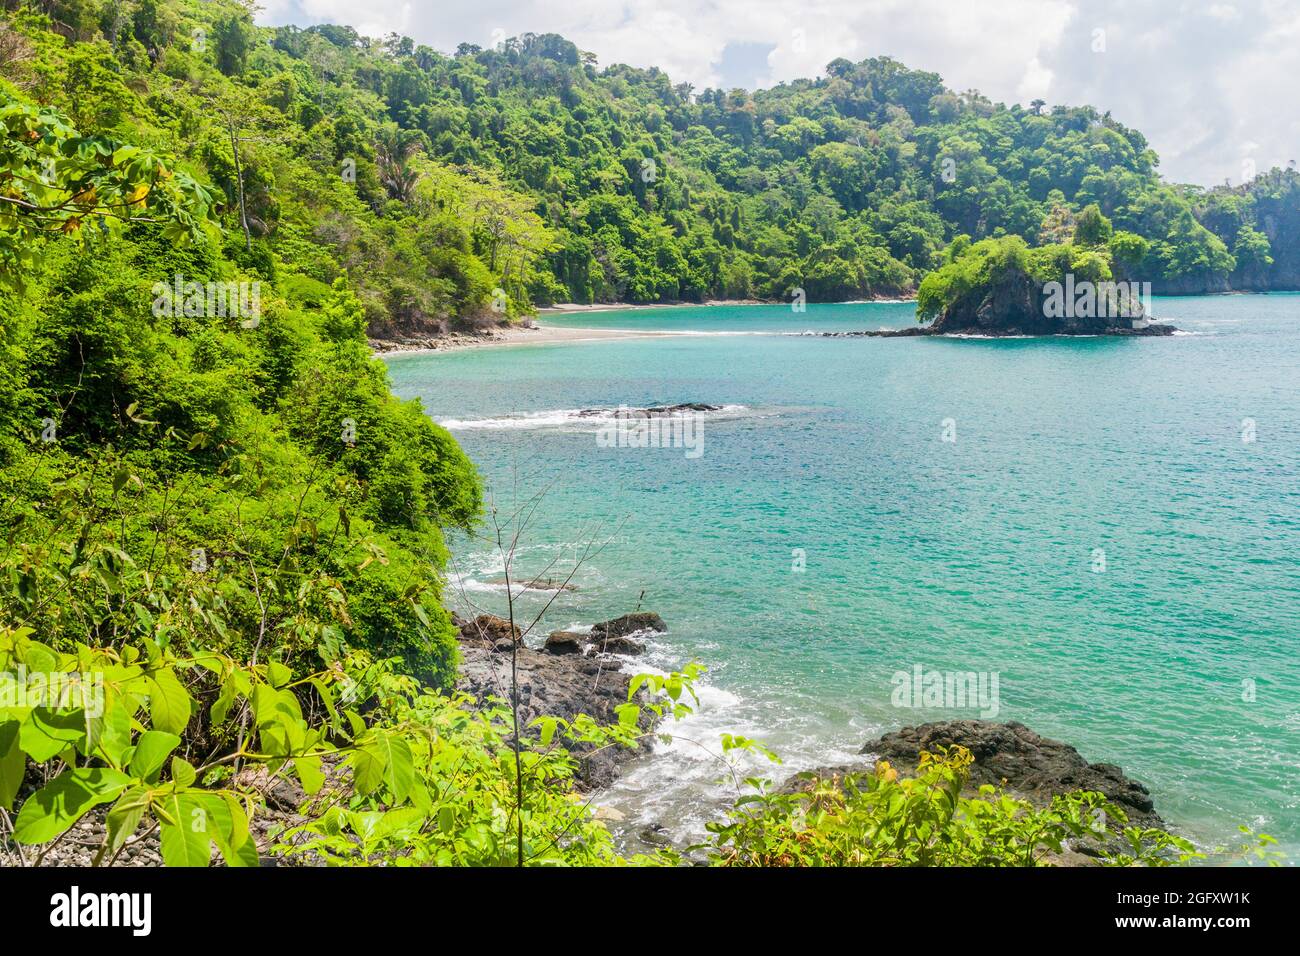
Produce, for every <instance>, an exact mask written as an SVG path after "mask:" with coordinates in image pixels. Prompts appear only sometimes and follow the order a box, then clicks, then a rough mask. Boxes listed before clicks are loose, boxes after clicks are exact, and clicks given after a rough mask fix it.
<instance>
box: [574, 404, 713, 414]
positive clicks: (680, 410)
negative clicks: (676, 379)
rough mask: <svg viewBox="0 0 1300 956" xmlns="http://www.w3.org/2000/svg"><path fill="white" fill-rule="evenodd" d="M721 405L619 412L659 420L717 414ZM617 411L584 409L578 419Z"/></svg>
mask: <svg viewBox="0 0 1300 956" xmlns="http://www.w3.org/2000/svg"><path fill="white" fill-rule="evenodd" d="M721 410H722V406H721V405H706V404H705V403H704V402H682V403H681V404H678V405H651V406H649V407H647V408H627V409H622V410H621V411H622V412H623V413H624V414H625V415H627V416H629V417H635V418H660V417H663V416H665V415H680V414H682V413H683V412H718V411H721ZM614 411H619V409H613V408H584V409H582V410H581V411H579V412H578V417H579V418H597V417H603V416H605V415H608V414H610V412H614Z"/></svg>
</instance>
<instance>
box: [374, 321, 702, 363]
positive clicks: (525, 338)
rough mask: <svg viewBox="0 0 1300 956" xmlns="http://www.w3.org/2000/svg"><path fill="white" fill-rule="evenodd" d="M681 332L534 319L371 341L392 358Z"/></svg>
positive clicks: (666, 334) (649, 337)
mask: <svg viewBox="0 0 1300 956" xmlns="http://www.w3.org/2000/svg"><path fill="white" fill-rule="evenodd" d="M679 334H681V333H678V332H663V331H652V330H645V331H641V330H633V329H576V328H571V327H567V326H566V327H564V328H557V327H556V326H550V325H539V324H536V323H534V324H533V325H532V326H531V327H527V326H512V327H510V328H504V329H492V330H490V331H487V332H483V333H481V334H479V335H470V334H464V333H459V334H453V335H445V336H440V337H437V338H430V339H428V340H425V341H423V342H411V343H402V342H375V341H372V342H371V345H372V347H374V350H375V354H376V355H379V356H381V357H385V358H391V357H393V356H397V355H426V354H429V353H438V352H459V351H461V350H463V349H480V348H496V347H501V346H507V345H560V344H575V343H579V342H601V341H605V340H607V339H651V338H660V337H663V336H671V335H679Z"/></svg>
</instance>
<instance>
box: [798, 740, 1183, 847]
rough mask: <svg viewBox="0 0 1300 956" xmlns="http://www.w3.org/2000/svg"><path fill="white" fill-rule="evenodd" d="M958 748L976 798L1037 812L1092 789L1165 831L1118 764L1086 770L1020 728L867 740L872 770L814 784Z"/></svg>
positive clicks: (908, 767)
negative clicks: (966, 758)
mask: <svg viewBox="0 0 1300 956" xmlns="http://www.w3.org/2000/svg"><path fill="white" fill-rule="evenodd" d="M954 745H960V746H962V747H965V748H966V749H967V750H969V751H970V752H971V756H972V757H973V758H974V763H972V764H971V767H970V780H969V783H968V789H969V791H970V792H971V793H972V794H973V793H974V792H975V791H977V790H978V789H979V787H981V786H983V785H984V784H993V785H994V786H999V787H1002V788H1003V789H1005V790H1007V791H1008V792H1010V793H1012V794H1014V795H1015V796H1018V797H1021V798H1022V799H1025V800H1028V801H1029V802H1030V803H1033V804H1034V805H1035V806H1046V805H1047V804H1049V803H1051V801H1052V798H1053V797H1054V796H1057V795H1059V794H1065V793H1072V792H1074V791H1076V790H1096V791H1099V792H1101V793H1103V794H1105V795H1106V798H1107V799H1108V800H1110V801H1111V802H1112V803H1115V804H1117V805H1118V806H1120V807H1122V808H1123V810H1124V812H1125V813H1126V814H1127V815H1128V818H1129V822H1130V823H1132V824H1135V825H1137V826H1146V827H1161V828H1163V827H1164V826H1165V823H1164V821H1163V820H1161V819H1160V815H1159V814H1158V813H1156V809H1155V805H1154V803H1153V801H1152V800H1151V794H1150V793H1149V792H1148V791H1147V788H1146V787H1144V786H1143V785H1142V784H1141V783H1139V782H1137V781H1136V780H1133V779H1131V778H1129V777H1127V776H1125V774H1124V772H1123V771H1122V770H1121V769H1120V768H1119V767H1117V766H1116V765H1115V764H1110V763H1089V762H1088V761H1087V760H1085V759H1084V758H1083V757H1082V756H1081V755H1080V754H1079V752H1078V751H1077V750H1075V749H1074V748H1073V747H1071V746H1070V745H1069V744H1066V743H1062V742H1061V741H1059V740H1052V739H1050V738H1048V737H1040V736H1039V735H1038V734H1036V733H1034V732H1033V731H1032V730H1030V729H1029V728H1028V727H1026V726H1025V725H1024V724H1020V723H1016V722H1015V721H1008V722H1007V723H997V722H992V721H984V720H942V721H936V722H934V723H929V724H921V725H920V726H916V727H904V728H902V729H901V730H896V731H893V732H892V733H888V734H885V735H884V736H883V737H879V738H877V739H875V740H870V741H868V742H867V743H866V745H865V746H864V747H863V748H862V750H861V751H860V752H861V753H862V754H864V755H869V756H871V757H872V758H873V759H872V761H871V762H870V763H862V764H854V765H847V766H841V767H827V768H822V769H819V770H816V771H814V774H815V775H816V776H818V777H829V776H832V775H834V776H840V777H843V776H847V775H851V774H861V773H869V772H871V771H872V769H873V768H874V767H875V762H876V761H877V760H887V761H889V763H890V765H891V766H893V767H895V768H896V769H898V771H899V772H900V773H906V774H910V773H914V772H915V771H916V766H917V762H918V761H919V759H920V754H921V751H923V750H924V751H929V752H931V753H934V752H935V751H936V748H938V747H951V746H954ZM806 786H808V783H807V781H806V780H803V779H800V778H791V779H790V780H788V781H786V784H785V789H786V790H787V792H793V791H795V790H799V789H803V788H805V787H806Z"/></svg>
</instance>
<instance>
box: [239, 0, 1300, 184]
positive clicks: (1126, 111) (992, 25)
mask: <svg viewBox="0 0 1300 956" xmlns="http://www.w3.org/2000/svg"><path fill="white" fill-rule="evenodd" d="M263 4H264V9H263V12H262V13H261V14H260V16H259V20H260V22H263V23H288V22H293V23H299V24H303V25H306V24H309V23H319V22H335V23H348V24H351V25H352V26H354V27H356V28H357V29H358V30H359V31H360V32H362V33H365V34H368V35H372V36H382V35H384V34H386V33H389V32H398V33H405V34H406V35H409V36H411V37H413V38H415V39H416V40H417V41H418V42H421V43H427V44H429V45H430V46H433V47H435V48H437V49H441V50H444V51H450V50H453V49H455V47H456V45H457V44H459V43H461V42H469V43H477V44H479V45H481V46H487V45H489V44H490V43H491V42H492V36H493V31H494V30H502V31H504V33H505V34H506V35H508V36H513V35H516V34H520V33H524V32H529V31H531V32H535V33H543V32H546V33H559V34H562V35H564V36H566V37H568V38H569V39H571V40H573V41H574V42H575V43H576V44H578V46H579V47H581V48H582V49H584V50H590V51H591V52H593V53H595V54H596V55H597V57H598V58H599V60H600V62H601V63H602V64H605V65H608V64H611V63H617V62H625V63H631V64H633V65H636V66H658V67H659V68H661V69H662V70H664V71H665V72H666V73H668V74H669V76H671V77H672V78H673V80H674V81H675V82H683V81H684V82H690V83H693V84H694V85H695V86H696V88H697V89H702V88H704V87H706V86H719V85H720V86H725V87H730V86H737V85H743V86H753V85H754V84H755V82H756V81H757V82H759V83H763V84H770V83H776V82H781V81H785V80H792V79H795V78H798V77H806V76H816V75H819V74H821V73H822V72H823V68H824V67H825V65H826V64H827V63H828V62H830V61H831V60H833V59H835V58H837V57H846V58H848V59H853V60H859V59H863V58H865V57H868V56H879V55H888V56H892V57H895V58H896V59H898V60H901V61H902V62H903V63H905V64H907V65H908V66H911V67H913V68H916V69H924V70H931V71H934V72H936V73H939V74H940V75H941V76H943V78H944V80H945V81H946V82H947V83H948V85H949V86H951V87H953V88H954V89H957V90H959V91H960V90H966V89H978V90H980V91H981V92H983V93H984V94H985V95H986V96H988V97H989V98H990V99H993V100H995V101H1001V102H1021V103H1027V102H1028V101H1029V100H1031V99H1035V98H1039V97H1041V98H1042V99H1045V100H1047V101H1048V102H1049V103H1051V104H1057V103H1065V104H1070V105H1079V104H1083V103H1090V104H1092V105H1093V106H1096V107H1097V108H1098V109H1100V110H1102V111H1106V110H1109V111H1111V113H1112V115H1113V116H1115V118H1116V119H1118V120H1120V121H1121V122H1123V123H1125V124H1127V125H1129V126H1132V127H1135V128H1137V129H1139V130H1141V131H1142V132H1143V133H1145V134H1146V135H1147V137H1148V139H1149V140H1150V141H1151V144H1152V146H1153V147H1154V148H1155V149H1156V150H1157V151H1158V152H1159V153H1160V155H1161V157H1162V170H1163V171H1164V173H1165V175H1166V176H1167V177H1169V178H1171V179H1175V180H1180V181H1190V182H1200V183H1203V184H1210V183H1215V182H1222V181H1223V179H1224V178H1225V177H1228V178H1232V179H1233V181H1234V182H1235V181H1238V180H1239V177H1240V175H1241V169H1242V164H1243V161H1244V160H1245V159H1246V158H1249V157H1248V156H1246V155H1243V152H1244V150H1243V144H1245V143H1252V144H1254V152H1253V155H1254V159H1255V161H1256V164H1257V166H1258V167H1259V168H1261V169H1266V168H1268V166H1269V165H1270V164H1271V163H1272V162H1273V161H1274V160H1281V161H1282V162H1285V161H1286V160H1287V159H1290V158H1291V157H1293V156H1295V155H1297V154H1300V145H1297V140H1298V139H1300V106H1298V105H1297V102H1296V100H1295V97H1294V95H1293V91H1294V89H1295V82H1296V79H1295V78H1296V77H1297V76H1300V42H1298V41H1300V4H1297V3H1296V2H1295V0H1234V2H1232V3H1226V2H1222V0H1219V2H1210V0H1151V2H1146V3H1133V2H1131V0H478V2H475V3H460V4H450V3H439V4H437V5H436V6H435V5H422V4H413V3H410V2H406V0H369V2H367V3H365V4H357V3H356V2H355V0H263ZM1099 29H1100V30H1104V31H1105V40H1106V44H1105V52H1104V53H1096V52H1093V47H1094V36H1095V34H1094V31H1095V30H1099ZM750 45H754V47H761V48H762V49H770V51H771V52H770V53H768V55H767V57H766V64H765V67H764V66H763V65H762V64H760V65H759V67H758V68H755V67H754V65H753V64H751V63H750V62H749V60H748V59H747V58H746V57H744V56H741V57H736V58H731V57H728V55H727V48H728V46H732V49H733V51H734V50H737V49H745V50H748V49H750V48H751V46H750ZM760 56H761V53H760ZM733 62H734V63H737V64H740V65H737V66H735V67H734V68H733V67H731V66H728V64H731V63H733ZM754 72H759V73H763V74H765V75H760V76H758V77H755V76H753V75H752V74H753V73H754ZM732 73H739V75H731V74H732Z"/></svg>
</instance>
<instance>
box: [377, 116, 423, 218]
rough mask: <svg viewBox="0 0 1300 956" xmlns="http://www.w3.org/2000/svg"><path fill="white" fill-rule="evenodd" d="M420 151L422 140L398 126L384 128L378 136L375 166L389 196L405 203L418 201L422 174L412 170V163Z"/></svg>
mask: <svg viewBox="0 0 1300 956" xmlns="http://www.w3.org/2000/svg"><path fill="white" fill-rule="evenodd" d="M420 151H421V148H420V141H419V140H418V139H416V138H415V137H413V136H411V135H409V134H406V135H403V133H402V132H401V131H400V130H398V128H397V127H396V126H385V127H383V128H381V129H380V130H379V134H378V135H377V136H376V137H375V164H376V165H377V166H378V167H379V181H380V182H381V183H383V184H384V188H385V189H386V190H388V195H389V196H391V197H392V198H393V199H396V200H399V201H400V202H403V203H410V202H411V200H412V199H414V198H415V187H416V186H417V185H418V184H419V182H420V173H419V171H418V170H416V169H414V168H412V166H411V160H412V159H414V158H415V156H416V155H417V154H418V153H419V152H420Z"/></svg>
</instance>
